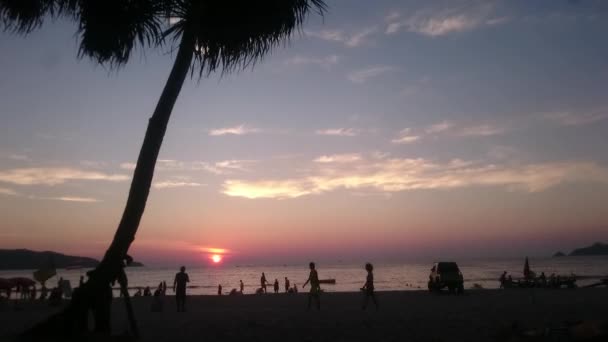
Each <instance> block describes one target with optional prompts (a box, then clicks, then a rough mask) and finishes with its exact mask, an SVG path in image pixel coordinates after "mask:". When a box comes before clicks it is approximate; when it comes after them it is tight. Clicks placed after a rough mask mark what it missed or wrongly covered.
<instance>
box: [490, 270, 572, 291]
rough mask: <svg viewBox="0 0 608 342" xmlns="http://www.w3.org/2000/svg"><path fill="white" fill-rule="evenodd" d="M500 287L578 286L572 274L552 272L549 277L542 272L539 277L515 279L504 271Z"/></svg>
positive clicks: (500, 279)
mask: <svg viewBox="0 0 608 342" xmlns="http://www.w3.org/2000/svg"><path fill="white" fill-rule="evenodd" d="M498 281H499V282H500V288H503V289H504V288H511V287H539V288H560V287H562V286H566V287H568V288H573V287H576V275H574V274H571V275H569V276H560V275H556V274H555V273H551V275H550V276H549V277H547V276H546V275H545V272H541V273H540V275H539V276H538V277H536V276H528V277H524V279H520V280H513V277H512V276H511V275H510V274H507V271H504V272H503V273H502V275H501V276H500V278H499V279H498Z"/></svg>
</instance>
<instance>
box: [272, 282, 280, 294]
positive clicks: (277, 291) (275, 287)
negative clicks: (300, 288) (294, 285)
mask: <svg viewBox="0 0 608 342" xmlns="http://www.w3.org/2000/svg"><path fill="white" fill-rule="evenodd" d="M273 288H274V293H279V280H278V279H275V280H274V284H273Z"/></svg>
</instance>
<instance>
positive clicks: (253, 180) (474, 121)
mask: <svg viewBox="0 0 608 342" xmlns="http://www.w3.org/2000/svg"><path fill="white" fill-rule="evenodd" d="M327 3H328V6H329V11H328V13H327V14H326V15H325V16H324V17H323V18H319V17H318V16H315V15H313V16H311V17H310V18H309V20H308V21H307V22H306V23H305V25H304V29H303V31H302V32H301V33H300V34H296V35H295V36H294V37H293V39H292V40H291V41H290V43H289V44H287V45H286V46H285V47H279V48H276V49H275V50H274V51H273V52H272V54H271V55H269V56H267V57H266V58H264V59H263V60H262V61H261V62H260V63H258V64H256V65H255V67H254V68H249V69H247V70H244V71H242V72H239V73H235V74H229V75H223V76H220V75H211V76H210V77H208V78H203V79H200V80H198V79H196V78H195V79H192V80H188V81H187V82H186V84H185V86H184V88H183V90H182V92H181V95H180V97H179V99H178V102H177V104H176V106H175V109H174V111H173V116H172V118H171V122H170V124H169V128H168V131H167V134H166V136H165V140H164V142H163V146H162V150H161V153H160V156H159V161H158V163H157V169H156V173H155V177H154V184H153V189H152V191H151V193H150V197H149V199H148V203H147V208H146V212H145V214H144V218H143V220H142V222H141V225H140V227H139V231H138V234H137V237H136V240H135V242H134V244H133V246H132V248H131V254H133V255H134V256H135V258H136V259H139V260H141V261H143V262H145V263H149V264H154V265H174V264H181V263H186V262H187V263H189V264H190V265H206V264H208V263H209V256H210V255H211V254H217V253H219V254H222V255H223V256H224V260H225V262H226V263H234V264H251V263H258V262H259V263H261V262H266V263H276V264H282V263H287V262H307V261H309V260H327V261H331V260H333V261H340V260H360V259H361V260H374V261H382V260H410V259H424V260H426V259H438V258H483V257H519V256H523V255H536V256H543V255H551V254H553V253H554V252H555V251H556V250H565V251H569V250H571V249H573V248H576V247H580V246H583V245H587V244H590V243H593V242H595V241H606V240H608V212H607V211H606V204H605V203H608V153H606V150H608V134H606V133H607V132H608V96H607V95H608V45H607V44H606V40H605V39H606V38H605V32H608V20H607V19H608V3H607V2H606V1H601V0H595V1H594V0H588V1H584V0H580V1H566V0H563V1H562V0H539V1H534V2H531V1H524V0H514V1H506V0H486V1H481V0H478V1H474V0H450V1H428V0H420V1H389V0H379V1H373V2H372V1H364V0H334V1H332V0H328V1H327ZM75 32H76V28H75V26H74V24H73V23H70V22H66V21H62V20H56V21H47V22H45V24H44V26H43V27H42V29H40V30H38V31H35V32H33V33H32V34H30V35H29V36H27V37H22V36H15V35H11V34H9V33H6V32H1V33H0V51H1V52H2V53H0V75H1V77H0V122H1V123H2V124H1V125H0V248H28V249H34V250H55V251H59V252H64V253H72V254H79V255H87V256H93V257H98V258H99V257H101V256H102V255H103V252H104V251H105V249H106V248H107V246H108V245H109V243H110V241H111V239H112V237H113V234H114V232H115V229H116V227H117V224H118V221H119V219H120V216H121V214H122V210H123V208H124V204H125V201H126V196H127V193H128V189H129V184H130V179H131V175H132V172H133V167H134V162H135V161H136V158H137V155H138V152H139V148H140V147H141V143H142V140H143V136H144V133H145V128H146V125H147V119H148V118H149V116H150V115H151V113H152V111H153V109H154V106H155V104H156V101H157V100H158V96H159V95H160V92H161V90H162V87H163V86H164V82H165V81H166V78H167V76H168V73H169V70H170V68H171V65H172V64H171V63H172V61H173V58H174V54H172V53H171V51H170V49H169V47H165V48H163V49H159V50H142V49H139V50H138V51H137V52H136V53H135V54H134V56H133V58H132V60H131V61H130V62H129V63H128V64H127V65H126V66H124V67H123V68H121V69H119V70H109V69H107V68H105V67H103V66H99V65H96V64H95V63H94V62H92V61H91V60H87V59H84V60H78V59H77V58H76V55H77V52H78V36H77V35H76V34H75Z"/></svg>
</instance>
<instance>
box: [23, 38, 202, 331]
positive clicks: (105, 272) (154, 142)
mask: <svg viewBox="0 0 608 342" xmlns="http://www.w3.org/2000/svg"><path fill="white" fill-rule="evenodd" d="M194 47H195V39H194V35H192V34H190V33H189V32H188V29H186V30H185V31H184V33H183V35H182V39H181V42H180V45H179V49H178V52H177V56H176V58H175V62H174V64H173V68H172V69H171V73H170V74H169V79H168V80H167V83H166V84H165V87H164V89H163V92H162V94H161V96H160V99H159V100H158V103H157V105H156V109H155V110H154V114H153V115H152V117H151V118H150V120H149V122H148V128H147V130H146V135H145V138H144V142H143V145H142V147H141V150H140V152H139V157H138V159H137V165H136V166H135V171H134V173H133V179H132V181H131V188H130V190H129V197H128V199H127V205H126V206H125V209H124V212H123V215H122V219H121V220H120V224H119V225H118V229H117V230H116V234H115V235H114V240H113V241H112V244H111V245H110V247H109V248H108V250H107V251H106V253H105V255H104V258H103V259H102V261H101V263H100V264H99V265H98V266H97V268H95V270H93V271H91V272H89V280H88V281H87V282H86V283H84V284H83V286H81V287H80V288H79V289H78V291H76V292H75V293H74V296H73V297H72V300H71V301H70V303H69V305H68V306H67V307H66V308H65V310H64V311H63V312H61V313H59V314H57V315H53V316H51V317H49V318H48V319H47V320H46V321H44V322H41V323H39V324H37V325H36V326H34V327H32V328H31V329H29V330H28V331H26V332H24V333H23V334H22V335H21V339H22V340H27V341H31V340H39V339H40V338H41V337H42V338H43V339H44V340H50V339H52V338H53V337H52V336H54V337H55V338H58V340H63V339H62V338H61V336H65V335H66V334H67V335H72V336H73V334H81V333H83V332H84V330H86V324H85V323H86V317H87V315H88V311H89V309H92V310H93V311H94V314H95V325H96V330H98V331H101V332H103V333H110V326H109V323H110V317H109V315H110V311H109V310H110V308H109V306H110V303H111V300H112V296H111V288H110V283H113V282H114V281H115V280H116V279H117V277H118V276H119V275H120V272H122V271H123V260H124V259H125V257H126V255H127V251H128V250H129V247H130V246H131V243H132V242H133V241H134V240H135V234H136V233H137V228H138V227H139V222H140V220H141V217H142V216H143V214H144V209H145V207H146V201H147V199H148V194H149V193H150V186H151V185H152V179H153V177H154V167H155V165H156V159H157V158H158V153H159V152H160V147H161V145H162V142H163V138H164V136H165V131H166V130H167V124H168V123H169V118H170V117H171V112H172V110H173V106H174V105H175V102H176V100H177V97H178V95H179V93H180V91H181V89H182V85H183V84H184V81H185V79H186V77H187V76H188V70H189V69H190V64H191V63H192V57H193V52H194ZM83 322H84V323H83Z"/></svg>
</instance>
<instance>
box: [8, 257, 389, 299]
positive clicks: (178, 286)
mask: <svg viewBox="0 0 608 342" xmlns="http://www.w3.org/2000/svg"><path fill="white" fill-rule="evenodd" d="M309 269H310V273H309V276H308V279H306V281H305V282H304V283H303V285H302V289H304V288H306V287H307V286H309V293H308V308H311V307H312V306H313V305H314V307H316V308H317V309H320V308H321V298H320V297H321V293H322V292H323V290H322V289H321V284H322V283H332V282H335V280H333V279H329V280H327V279H326V280H322V279H319V275H318V273H317V270H316V266H315V263H314V262H311V263H310V264H309ZM365 270H366V271H367V277H366V278H365V282H364V284H363V287H361V291H362V292H363V293H364V301H363V305H362V308H363V309H365V308H366V307H367V303H368V300H369V299H371V300H372V301H373V303H374V304H375V306H376V308H377V307H378V302H377V299H376V296H375V293H374V275H373V266H372V264H371V263H367V264H366V265H365ZM1 281H3V282H6V284H4V283H2V284H0V285H2V286H0V290H1V289H5V292H6V295H7V298H10V296H11V291H12V290H13V289H15V291H16V292H17V293H19V294H20V299H22V300H28V299H30V300H39V301H48V303H49V304H50V305H59V304H61V300H62V299H63V298H70V297H71V296H72V292H73V290H72V287H71V284H70V282H69V280H64V279H63V278H59V280H58V281H57V285H56V286H55V287H52V288H51V289H48V288H47V287H46V283H42V287H41V290H40V295H38V294H37V290H36V286H35V285H36V282H35V281H33V280H31V279H28V278H13V279H10V280H4V279H1ZM84 282H85V279H84V276H81V277H80V281H79V287H80V286H82V285H83V284H84ZM189 282H190V277H189V275H188V273H186V267H185V266H182V267H181V268H180V271H179V272H178V273H177V274H176V275H175V278H174V281H173V286H172V290H173V293H174V294H175V300H176V305H177V311H185V305H186V292H187V288H188V283H189ZM259 285H260V286H259V287H258V288H256V290H255V291H254V292H253V293H255V294H266V293H269V292H271V291H272V292H274V293H275V294H278V293H280V292H281V291H280V284H279V280H278V279H275V280H274V282H272V283H271V282H269V281H268V279H267V278H266V274H265V273H264V272H262V275H261V277H260V284H259ZM283 288H284V292H285V293H290V294H295V293H298V286H297V285H296V284H295V283H294V284H292V283H291V281H290V280H289V278H287V277H284V282H283ZM244 293H245V284H244V283H243V280H239V288H238V289H237V288H233V289H231V290H230V291H229V292H226V293H224V292H223V287H222V285H221V284H219V285H218V289H217V294H218V295H219V296H222V295H226V294H227V295H230V296H236V295H243V294H244ZM166 294H167V283H166V282H165V281H161V282H160V283H159V284H158V286H157V287H156V289H155V290H154V292H152V289H151V287H150V286H146V287H138V288H137V290H136V292H135V293H134V294H133V297H153V298H154V300H153V301H152V305H151V310H152V311H162V310H163V301H162V297H164V296H165V295H166ZM124 295H125V292H123V291H120V295H119V296H120V297H123V296H124Z"/></svg>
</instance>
